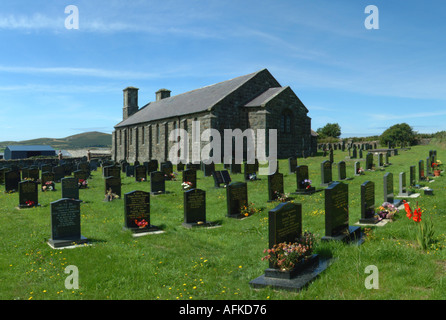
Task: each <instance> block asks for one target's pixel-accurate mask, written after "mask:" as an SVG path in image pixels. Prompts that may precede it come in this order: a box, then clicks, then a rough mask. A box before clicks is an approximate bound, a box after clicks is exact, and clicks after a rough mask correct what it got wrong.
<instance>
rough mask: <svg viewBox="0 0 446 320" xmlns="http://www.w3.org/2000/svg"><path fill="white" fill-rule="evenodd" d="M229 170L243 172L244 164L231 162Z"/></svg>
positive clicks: (235, 172) (234, 172)
mask: <svg viewBox="0 0 446 320" xmlns="http://www.w3.org/2000/svg"><path fill="white" fill-rule="evenodd" d="M229 171H230V172H231V174H238V173H242V165H241V164H240V163H231V164H230V165H229Z"/></svg>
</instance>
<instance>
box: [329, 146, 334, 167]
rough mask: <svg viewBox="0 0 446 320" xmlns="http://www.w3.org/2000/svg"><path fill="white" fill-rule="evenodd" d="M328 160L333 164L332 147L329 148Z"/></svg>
mask: <svg viewBox="0 0 446 320" xmlns="http://www.w3.org/2000/svg"><path fill="white" fill-rule="evenodd" d="M329 161H330V163H331V164H333V162H334V157H333V149H330V154H329Z"/></svg>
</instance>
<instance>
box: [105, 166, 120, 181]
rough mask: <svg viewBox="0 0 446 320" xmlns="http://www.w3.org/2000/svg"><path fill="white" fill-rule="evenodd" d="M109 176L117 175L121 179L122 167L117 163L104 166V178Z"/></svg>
mask: <svg viewBox="0 0 446 320" xmlns="http://www.w3.org/2000/svg"><path fill="white" fill-rule="evenodd" d="M107 177H115V178H119V179H121V169H120V168H119V167H118V166H115V165H113V166H106V167H104V178H107Z"/></svg>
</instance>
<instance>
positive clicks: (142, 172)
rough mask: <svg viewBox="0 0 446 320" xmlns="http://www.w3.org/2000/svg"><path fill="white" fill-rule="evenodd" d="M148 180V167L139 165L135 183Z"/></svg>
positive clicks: (136, 168)
mask: <svg viewBox="0 0 446 320" xmlns="http://www.w3.org/2000/svg"><path fill="white" fill-rule="evenodd" d="M146 180H147V172H146V167H145V166H143V165H139V166H136V167H135V181H137V182H142V181H146Z"/></svg>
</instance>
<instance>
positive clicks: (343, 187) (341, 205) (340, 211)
mask: <svg viewBox="0 0 446 320" xmlns="http://www.w3.org/2000/svg"><path fill="white" fill-rule="evenodd" d="M360 238H361V228H360V227H358V226H349V210H348V184H344V183H343V182H334V183H332V184H331V185H330V186H329V187H328V188H327V189H325V236H324V237H322V240H324V241H328V240H336V241H345V242H349V241H352V240H359V239H360Z"/></svg>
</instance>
